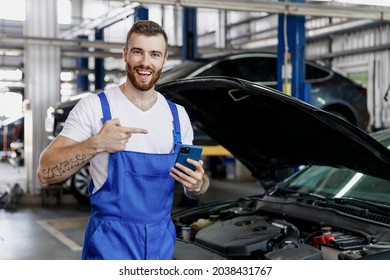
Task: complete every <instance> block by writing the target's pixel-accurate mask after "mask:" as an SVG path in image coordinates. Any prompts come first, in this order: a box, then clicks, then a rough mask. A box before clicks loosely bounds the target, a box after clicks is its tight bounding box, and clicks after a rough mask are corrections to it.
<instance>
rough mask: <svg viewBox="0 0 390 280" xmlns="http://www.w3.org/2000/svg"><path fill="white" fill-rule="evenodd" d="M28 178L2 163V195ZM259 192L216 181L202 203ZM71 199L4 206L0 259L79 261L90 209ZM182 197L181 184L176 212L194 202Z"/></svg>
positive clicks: (250, 183) (0, 219)
mask: <svg viewBox="0 0 390 280" xmlns="http://www.w3.org/2000/svg"><path fill="white" fill-rule="evenodd" d="M24 178H25V173H24V170H23V169H14V168H12V167H11V166H10V165H9V164H8V163H6V162H0V194H1V193H2V192H3V191H4V189H5V188H6V187H7V186H9V185H10V184H15V183H17V182H19V183H20V184H21V185H22V186H23V183H24V182H23V180H24ZM258 192H259V187H258V186H257V185H256V183H255V182H254V181H251V180H249V181H239V182H238V181H234V180H212V181H211V187H210V190H209V191H208V193H207V194H206V195H204V196H203V197H202V198H201V200H200V201H199V202H198V203H201V204H202V203H206V202H210V201H215V200H220V199H225V198H233V197H239V196H245V195H252V194H256V193H258ZM66 196H71V194H67V195H66ZM70 198H71V199H66V200H65V201H70V202H68V203H63V204H62V205H57V204H56V203H52V204H48V205H46V206H42V205H41V204H39V203H38V204H36V203H35V204H33V205H29V204H28V203H27V204H26V203H17V204H16V205H14V206H13V207H10V208H9V209H4V207H0V260H79V259H80V256H81V250H82V245H83V237H84V229H85V225H86V223H87V220H88V217H89V210H90V209H89V208H88V207H82V206H80V205H79V204H77V203H76V202H74V203H72V201H73V200H72V197H70ZM182 198H183V197H182V191H181V188H179V187H178V188H177V192H176V193H175V202H174V209H173V211H176V210H179V209H183V208H186V207H191V204H192V205H193V204H194V201H187V200H184V201H183V200H182ZM22 201H23V200H22ZM3 206H4V205H3Z"/></svg>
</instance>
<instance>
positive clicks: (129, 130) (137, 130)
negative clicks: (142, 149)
mask: <svg viewBox="0 0 390 280" xmlns="http://www.w3.org/2000/svg"><path fill="white" fill-rule="evenodd" d="M127 133H131V134H136V133H140V134H147V133H148V131H147V130H146V129H144V128H138V127H128V128H127Z"/></svg>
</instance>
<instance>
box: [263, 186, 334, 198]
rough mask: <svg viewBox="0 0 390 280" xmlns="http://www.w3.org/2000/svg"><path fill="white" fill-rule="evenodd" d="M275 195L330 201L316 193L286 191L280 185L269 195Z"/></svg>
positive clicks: (272, 189) (270, 191)
mask: <svg viewBox="0 0 390 280" xmlns="http://www.w3.org/2000/svg"><path fill="white" fill-rule="evenodd" d="M274 194H279V195H284V196H294V197H306V198H312V199H313V198H315V199H321V200H328V198H327V197H325V196H322V195H319V194H315V193H304V192H299V191H295V190H291V189H286V188H282V187H280V186H278V185H276V186H275V187H273V188H271V189H270V190H269V192H268V195H274Z"/></svg>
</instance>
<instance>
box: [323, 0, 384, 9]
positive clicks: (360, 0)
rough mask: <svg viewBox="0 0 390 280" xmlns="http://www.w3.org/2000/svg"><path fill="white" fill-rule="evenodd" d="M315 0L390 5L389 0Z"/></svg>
mask: <svg viewBox="0 0 390 280" xmlns="http://www.w3.org/2000/svg"><path fill="white" fill-rule="evenodd" d="M315 1H319V2H335V3H345V4H355V5H369V6H386V7H390V1H389V0H315Z"/></svg>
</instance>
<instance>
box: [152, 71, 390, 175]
mask: <svg viewBox="0 0 390 280" xmlns="http://www.w3.org/2000/svg"><path fill="white" fill-rule="evenodd" d="M157 90H158V91H160V92H161V93H162V94H164V95H165V96H166V97H167V98H168V99H170V100H172V101H173V102H176V103H178V104H181V105H183V106H184V107H185V108H186V110H187V112H188V114H189V116H190V118H191V120H192V121H193V122H195V123H196V124H197V125H198V126H199V127H200V128H201V129H203V130H204V131H205V132H206V133H207V134H208V135H209V136H210V137H211V138H213V139H214V140H215V141H217V142H218V143H219V144H221V145H222V146H224V147H225V148H226V149H228V150H229V151H230V152H231V153H232V155H233V156H234V157H235V158H236V159H238V160H239V161H240V162H241V163H242V164H244V165H245V166H246V167H247V168H248V169H249V170H250V171H251V172H252V175H253V176H254V177H260V176H263V175H265V174H266V173H267V172H268V171H271V170H276V169H280V168H286V167H293V166H297V165H313V164H316V165H330V166H335V167H347V168H350V169H354V170H356V171H359V172H362V173H365V174H369V175H373V176H377V177H381V178H384V179H390V151H389V150H388V149H387V148H386V147H385V146H383V145H382V144H380V143H379V142H377V141H376V140H375V139H373V138H372V137H371V136H369V135H368V134H367V133H365V132H363V131H362V130H360V129H359V128H357V127H356V126H353V125H351V124H349V123H348V122H346V121H344V120H342V119H341V118H338V117H336V116H334V115H332V114H330V113H327V112H325V111H323V110H321V109H318V108H316V107H313V106H311V105H308V104H307V103H304V102H302V101H300V100H298V99H296V98H292V97H289V96H286V95H284V94H282V93H280V92H278V91H275V90H272V89H270V88H268V87H264V86H261V85H258V84H254V83H251V82H248V81H244V80H240V79H234V78H224V77H204V78H194V79H188V80H179V81H175V82H170V83H166V84H162V85H160V86H159V87H158V88H157Z"/></svg>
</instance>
